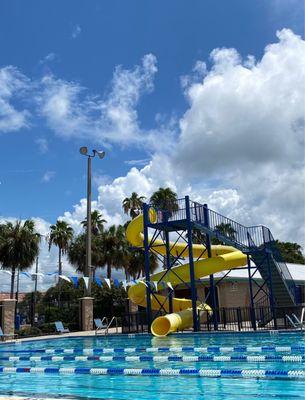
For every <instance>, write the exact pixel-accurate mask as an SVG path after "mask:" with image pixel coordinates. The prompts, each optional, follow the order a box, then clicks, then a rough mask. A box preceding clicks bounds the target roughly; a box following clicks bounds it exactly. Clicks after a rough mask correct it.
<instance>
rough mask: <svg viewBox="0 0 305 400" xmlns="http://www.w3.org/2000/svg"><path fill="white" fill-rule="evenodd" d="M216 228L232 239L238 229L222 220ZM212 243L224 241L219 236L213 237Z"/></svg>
mask: <svg viewBox="0 0 305 400" xmlns="http://www.w3.org/2000/svg"><path fill="white" fill-rule="evenodd" d="M215 230H217V232H218V233H220V234H221V235H222V236H226V237H227V238H229V239H231V240H234V239H235V233H236V230H235V229H234V228H233V226H232V225H231V224H230V223H224V222H222V223H221V224H219V225H216V226H215ZM212 244H223V242H222V241H221V240H219V239H217V238H212Z"/></svg>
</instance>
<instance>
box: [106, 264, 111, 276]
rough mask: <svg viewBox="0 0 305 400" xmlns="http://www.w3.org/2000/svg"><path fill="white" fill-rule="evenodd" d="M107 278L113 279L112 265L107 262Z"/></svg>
mask: <svg viewBox="0 0 305 400" xmlns="http://www.w3.org/2000/svg"><path fill="white" fill-rule="evenodd" d="M107 278H108V279H111V265H110V264H107Z"/></svg>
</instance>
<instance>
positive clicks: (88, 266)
mask: <svg viewBox="0 0 305 400" xmlns="http://www.w3.org/2000/svg"><path fill="white" fill-rule="evenodd" d="M79 151H80V153H81V154H82V155H83V156H86V157H87V160H88V164H87V231H86V265H85V271H84V272H85V273H84V275H85V276H86V277H88V278H89V282H88V295H89V296H90V295H91V277H92V267H91V232H92V230H91V159H92V158H94V157H95V156H96V155H98V157H99V158H100V159H102V158H104V157H105V152H104V151H97V150H93V151H92V154H88V148H87V147H85V146H83V147H81V148H80V149H79Z"/></svg>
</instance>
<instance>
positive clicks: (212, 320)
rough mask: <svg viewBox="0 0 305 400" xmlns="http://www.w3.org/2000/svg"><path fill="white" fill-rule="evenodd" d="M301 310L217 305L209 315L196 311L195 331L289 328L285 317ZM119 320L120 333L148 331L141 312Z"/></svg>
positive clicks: (124, 316)
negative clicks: (197, 321) (196, 324)
mask: <svg viewBox="0 0 305 400" xmlns="http://www.w3.org/2000/svg"><path fill="white" fill-rule="evenodd" d="M301 312H302V306H295V307H276V308H274V309H273V310H272V309H271V308H270V307H256V308H253V309H252V308H251V307H234V308H233V307H232V308H219V309H217V310H216V311H215V312H214V313H213V314H211V313H209V312H208V311H198V320H199V330H200V331H202V332H210V331H216V330H217V331H236V332H245V331H264V330H277V329H283V330H285V329H292V328H293V326H292V325H291V323H290V321H289V317H290V318H291V315H292V314H295V315H296V316H297V317H298V318H300V315H301ZM121 321H122V332H123V333H145V332H148V328H147V317H146V312H145V311H141V312H137V313H129V314H125V315H123V316H122V319H121ZM190 330H191V328H190Z"/></svg>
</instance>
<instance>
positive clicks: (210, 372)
mask: <svg viewBox="0 0 305 400" xmlns="http://www.w3.org/2000/svg"><path fill="white" fill-rule="evenodd" d="M15 373H30V374H33V373H36V374H69V375H74V374H75V375H78V374H85V375H146V376H147V375H148V376H152V375H153V376H173V375H175V376H177V375H179V376H196V377H215V378H222V377H239V378H276V379H283V378H284V379H287V378H294V379H301V380H305V371H304V370H292V371H283V370H264V369H246V370H245V369H196V368H183V369H173V368H166V369H158V368H56V367H46V368H37V367H35V368H27V367H0V374H15Z"/></svg>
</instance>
